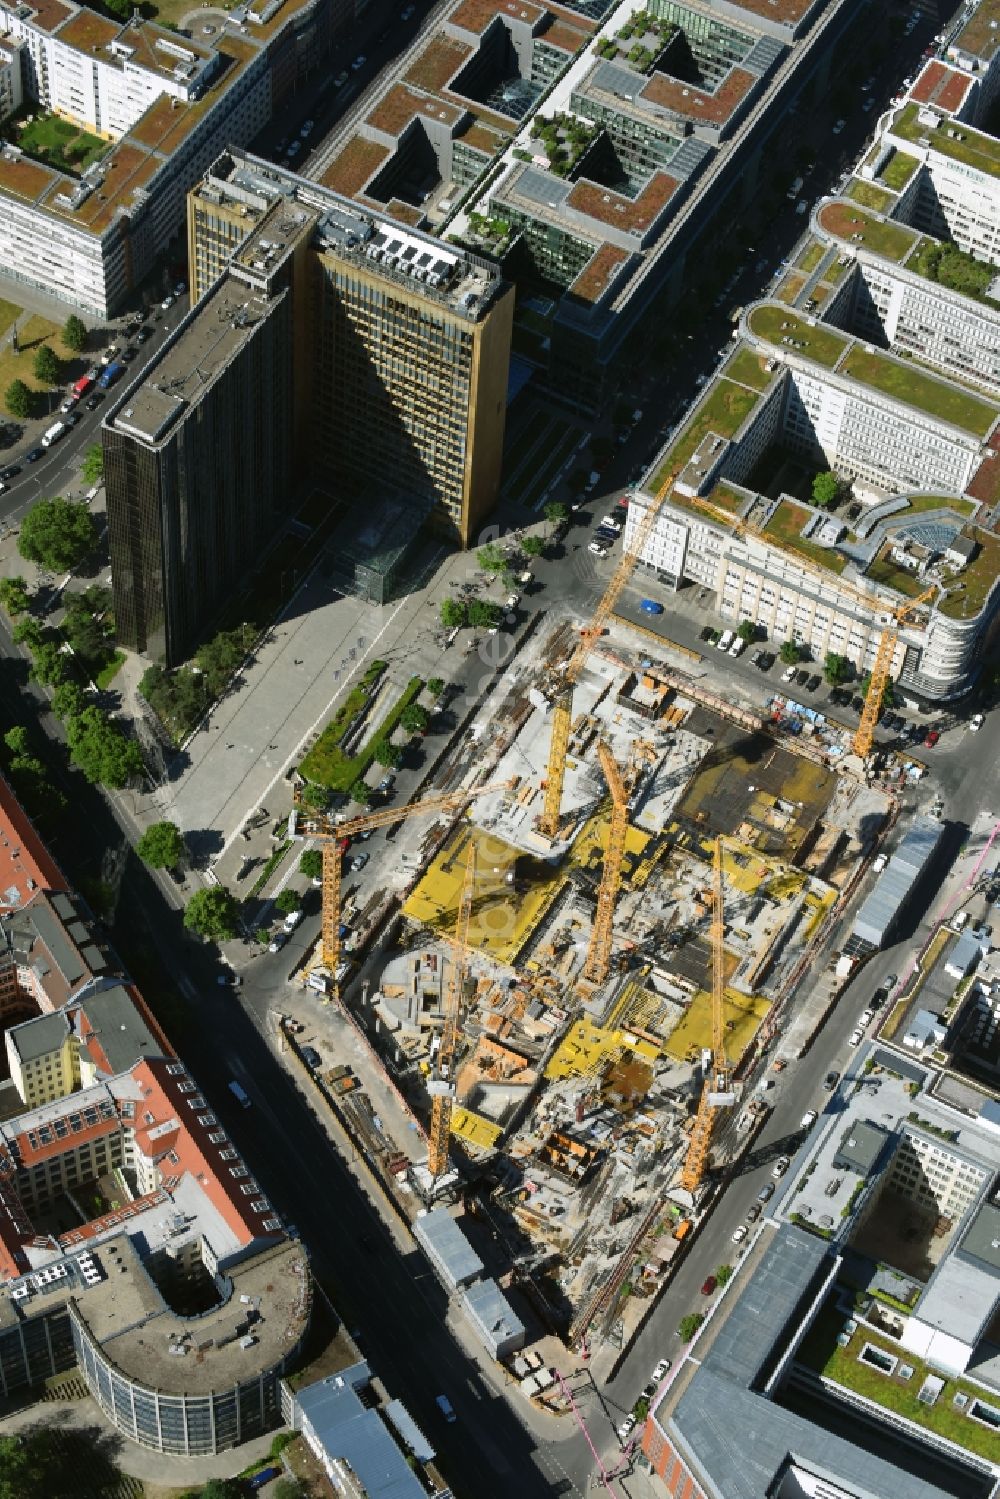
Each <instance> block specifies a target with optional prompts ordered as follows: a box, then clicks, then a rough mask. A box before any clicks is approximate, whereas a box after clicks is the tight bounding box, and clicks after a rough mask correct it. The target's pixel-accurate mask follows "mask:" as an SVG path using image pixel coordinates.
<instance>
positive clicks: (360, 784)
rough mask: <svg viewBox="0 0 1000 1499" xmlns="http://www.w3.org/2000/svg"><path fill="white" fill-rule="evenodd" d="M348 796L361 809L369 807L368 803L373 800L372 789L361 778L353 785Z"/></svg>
mask: <svg viewBox="0 0 1000 1499" xmlns="http://www.w3.org/2000/svg"><path fill="white" fill-rule="evenodd" d="M347 794H348V796H349V797H350V798H351V801H352V802H357V803H358V806H359V807H367V805H368V803H369V802H370V801H371V799H372V788H371V787H370V786H369V784H368V782H367V781H365V780H362V778H361V777H360V776H359V777H358V779H357V780H356V781H355V782H354V783H353V785H352V786H351V789H350V791H349V792H348V793H347Z"/></svg>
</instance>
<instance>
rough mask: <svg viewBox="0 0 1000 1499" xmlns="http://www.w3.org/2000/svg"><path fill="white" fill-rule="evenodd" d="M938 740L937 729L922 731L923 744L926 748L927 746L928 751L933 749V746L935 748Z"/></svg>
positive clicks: (938, 732) (939, 735)
mask: <svg viewBox="0 0 1000 1499" xmlns="http://www.w3.org/2000/svg"><path fill="white" fill-rule="evenodd" d="M940 738H941V733H940V730H938V729H925V730H924V743H925V744H926V746H927V748H928V749H933V748H934V746H935V744H937V742H938V740H939V739H940Z"/></svg>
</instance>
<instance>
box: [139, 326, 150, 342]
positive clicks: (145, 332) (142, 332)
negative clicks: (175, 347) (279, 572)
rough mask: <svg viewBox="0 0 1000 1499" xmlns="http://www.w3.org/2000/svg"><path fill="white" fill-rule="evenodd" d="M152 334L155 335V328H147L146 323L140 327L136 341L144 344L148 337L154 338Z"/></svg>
mask: <svg viewBox="0 0 1000 1499" xmlns="http://www.w3.org/2000/svg"><path fill="white" fill-rule="evenodd" d="M152 336H153V330H152V328H147V327H146V326H145V325H143V326H142V327H141V328H140V329H139V331H138V333H137V334H136V335H135V341H136V343H137V344H144V343H145V342H146V341H147V339H150V338H152Z"/></svg>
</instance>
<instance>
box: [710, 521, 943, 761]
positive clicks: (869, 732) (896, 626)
mask: <svg viewBox="0 0 1000 1499" xmlns="http://www.w3.org/2000/svg"><path fill="white" fill-rule="evenodd" d="M690 503H691V504H692V505H697V507H698V509H699V510H704V511H705V512H706V514H708V515H711V516H714V517H715V519H716V520H718V521H719V522H720V523H722V524H725V525H727V526H729V527H730V528H731V529H732V530H733V531H735V532H736V534H737V536H740V537H743V536H752V537H754V538H755V539H756V540H757V541H763V542H766V543H767V544H768V545H774V543H773V542H771V541H770V539H769V537H767V536H766V535H765V534H764V532H763V531H760V530H758V528H757V527H756V526H751V525H748V524H747V522H746V521H745V520H743V519H742V518H741V517H740V516H734V515H733V514H731V512H730V511H728V510H721V509H720V508H719V507H718V506H716V505H713V504H712V502H711V501H710V500H706V499H702V498H701V497H700V496H698V495H695V496H693V497H692V498H691V500H690ZM795 564H796V566H797V567H801V568H802V570H803V572H807V573H811V574H812V575H813V576H814V577H817V578H821V579H822V580H823V581H824V582H825V583H827V584H828V585H829V584H830V583H831V579H830V575H829V574H828V573H827V572H826V570H825V569H824V568H822V567H820V566H819V564H818V563H815V562H812V561H810V560H809V558H808V557H802V556H799V554H798V553H797V552H796V554H795ZM836 588H837V591H838V592H839V593H844V594H847V596H848V597H849V598H851V599H853V600H854V602H855V603H857V604H859V605H860V606H861V608H862V609H864V611H865V612H866V613H868V614H872V613H874V612H875V609H876V605H877V600H876V599H875V598H874V597H873V596H872V595H871V594H870V593H862V591H861V589H860V588H854V587H852V585H851V584H850V583H845V582H844V581H843V579H842V578H838V579H837V581H836ZM936 593H937V588H936V587H933V588H925V589H924V591H923V592H922V593H920V594H919V595H918V596H917V597H916V598H913V599H904V600H903V602H902V603H901V604H899V605H897V606H896V608H894V609H891V610H889V618H888V621H887V622H886V623H885V624H884V626H883V629H882V634H881V636H880V638H879V643H878V648H877V650H876V652H875V663H874V665H873V666H872V671H871V680H870V683H869V687H868V694H867V696H866V698H865V705H864V709H863V710H862V714H861V720H860V722H859V724H858V727H857V729H856V730H855V732H854V742H853V745H852V748H853V750H854V753H855V754H856V755H857V756H858V758H859V759H861V760H867V758H868V756H869V755H870V754H871V750H872V744H873V742H874V739H875V725H876V724H877V723H878V720H879V714H880V713H881V711H882V699H883V697H884V696H885V689H886V687H887V686H888V684H889V682H890V680H891V678H892V663H893V658H894V657H895V654H896V646H897V644H898V642H899V631H900V628H901V627H902V626H903V625H905V624H908V623H909V622H910V620H911V618H912V616H913V614H914V611H915V610H917V609H919V608H920V607H921V605H923V604H926V603H927V602H928V600H930V599H932V598H933V597H934V596H935V594H936Z"/></svg>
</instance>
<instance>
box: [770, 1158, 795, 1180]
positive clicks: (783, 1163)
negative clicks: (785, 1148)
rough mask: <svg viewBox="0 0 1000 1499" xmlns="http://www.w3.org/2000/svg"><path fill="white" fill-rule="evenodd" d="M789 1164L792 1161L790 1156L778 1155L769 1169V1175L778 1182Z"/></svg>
mask: <svg viewBox="0 0 1000 1499" xmlns="http://www.w3.org/2000/svg"><path fill="white" fill-rule="evenodd" d="M791 1164H792V1161H791V1157H790V1156H787V1155H779V1157H778V1159H777V1160H776V1161H775V1163H774V1165H773V1166H772V1167H771V1175H772V1176H773V1177H774V1178H775V1180H776V1181H780V1179H781V1178H782V1177H783V1176H784V1174H785V1172H786V1171H787V1170H788V1168H789V1166H790V1165H791Z"/></svg>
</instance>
